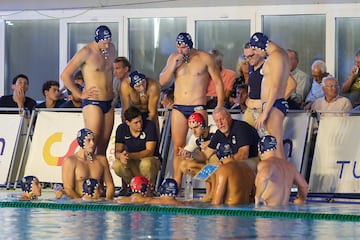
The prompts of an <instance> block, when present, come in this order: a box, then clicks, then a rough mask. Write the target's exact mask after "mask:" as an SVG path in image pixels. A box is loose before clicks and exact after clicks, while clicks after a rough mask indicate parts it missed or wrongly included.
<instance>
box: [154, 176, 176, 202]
mask: <svg viewBox="0 0 360 240" xmlns="http://www.w3.org/2000/svg"><path fill="white" fill-rule="evenodd" d="M158 192H159V193H160V195H166V196H169V197H172V196H177V195H178V193H179V188H178V184H177V182H176V181H175V180H174V179H172V178H167V179H165V180H164V181H163V182H162V183H161V185H160V187H159V189H158Z"/></svg>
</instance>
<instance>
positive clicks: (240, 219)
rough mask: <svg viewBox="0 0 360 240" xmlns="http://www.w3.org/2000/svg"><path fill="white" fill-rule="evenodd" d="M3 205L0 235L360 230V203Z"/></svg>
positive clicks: (310, 234)
mask: <svg viewBox="0 0 360 240" xmlns="http://www.w3.org/2000/svg"><path fill="white" fill-rule="evenodd" d="M0 197H1V195H0ZM2 199H4V198H3V197H2ZM0 205H1V210H0V219H1V220H2V224H0V239H14V240H15V239H41V238H47V239H49V238H54V239H55V238H56V239H60V238H61V239H338V238H341V239H353V238H355V236H358V235H359V234H360V210H359V205H358V204H336V203H310V204H306V205H302V206H295V205H290V206H288V207H282V208H267V207H262V208H258V209H254V206H253V205H244V206H240V207H237V208H227V207H217V208H213V207H212V206H211V205H207V204H203V203H195V204H192V205H191V206H186V207H177V208H174V207H166V206H146V205H114V204H108V203H100V204H99V203H71V202H62V201H50V200H45V201H43V200H40V201H37V202H17V201H9V199H7V200H6V201H4V200H0ZM351 216H354V217H351ZM320 219H321V220H320Z"/></svg>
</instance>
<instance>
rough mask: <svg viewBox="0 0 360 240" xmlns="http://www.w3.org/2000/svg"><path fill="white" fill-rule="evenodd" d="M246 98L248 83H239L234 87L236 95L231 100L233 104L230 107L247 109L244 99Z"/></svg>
mask: <svg viewBox="0 0 360 240" xmlns="http://www.w3.org/2000/svg"><path fill="white" fill-rule="evenodd" d="M247 99H248V85H247V84H241V85H239V86H238V87H237V89H236V96H235V98H234V99H233V100H232V101H233V102H234V104H232V105H231V107H230V109H240V110H241V111H242V112H244V111H245V110H246V109H247V105H246V101H247Z"/></svg>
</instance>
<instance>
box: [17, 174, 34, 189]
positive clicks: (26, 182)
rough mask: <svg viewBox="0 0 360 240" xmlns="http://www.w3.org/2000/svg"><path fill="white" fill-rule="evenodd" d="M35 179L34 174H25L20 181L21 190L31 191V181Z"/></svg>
mask: <svg viewBox="0 0 360 240" xmlns="http://www.w3.org/2000/svg"><path fill="white" fill-rule="evenodd" d="M34 180H36V177H35V176H26V177H23V178H22V179H21V181H20V185H21V190H22V191H23V192H27V193H31V192H32V187H31V185H32V183H33V181H34Z"/></svg>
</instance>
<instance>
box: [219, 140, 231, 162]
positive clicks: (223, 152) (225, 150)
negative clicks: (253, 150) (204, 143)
mask: <svg viewBox="0 0 360 240" xmlns="http://www.w3.org/2000/svg"><path fill="white" fill-rule="evenodd" d="M232 153H233V152H232V149H231V147H230V144H228V143H218V144H217V145H216V156H217V157H218V159H219V160H221V159H223V158H226V157H229V156H231V155H232Z"/></svg>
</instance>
